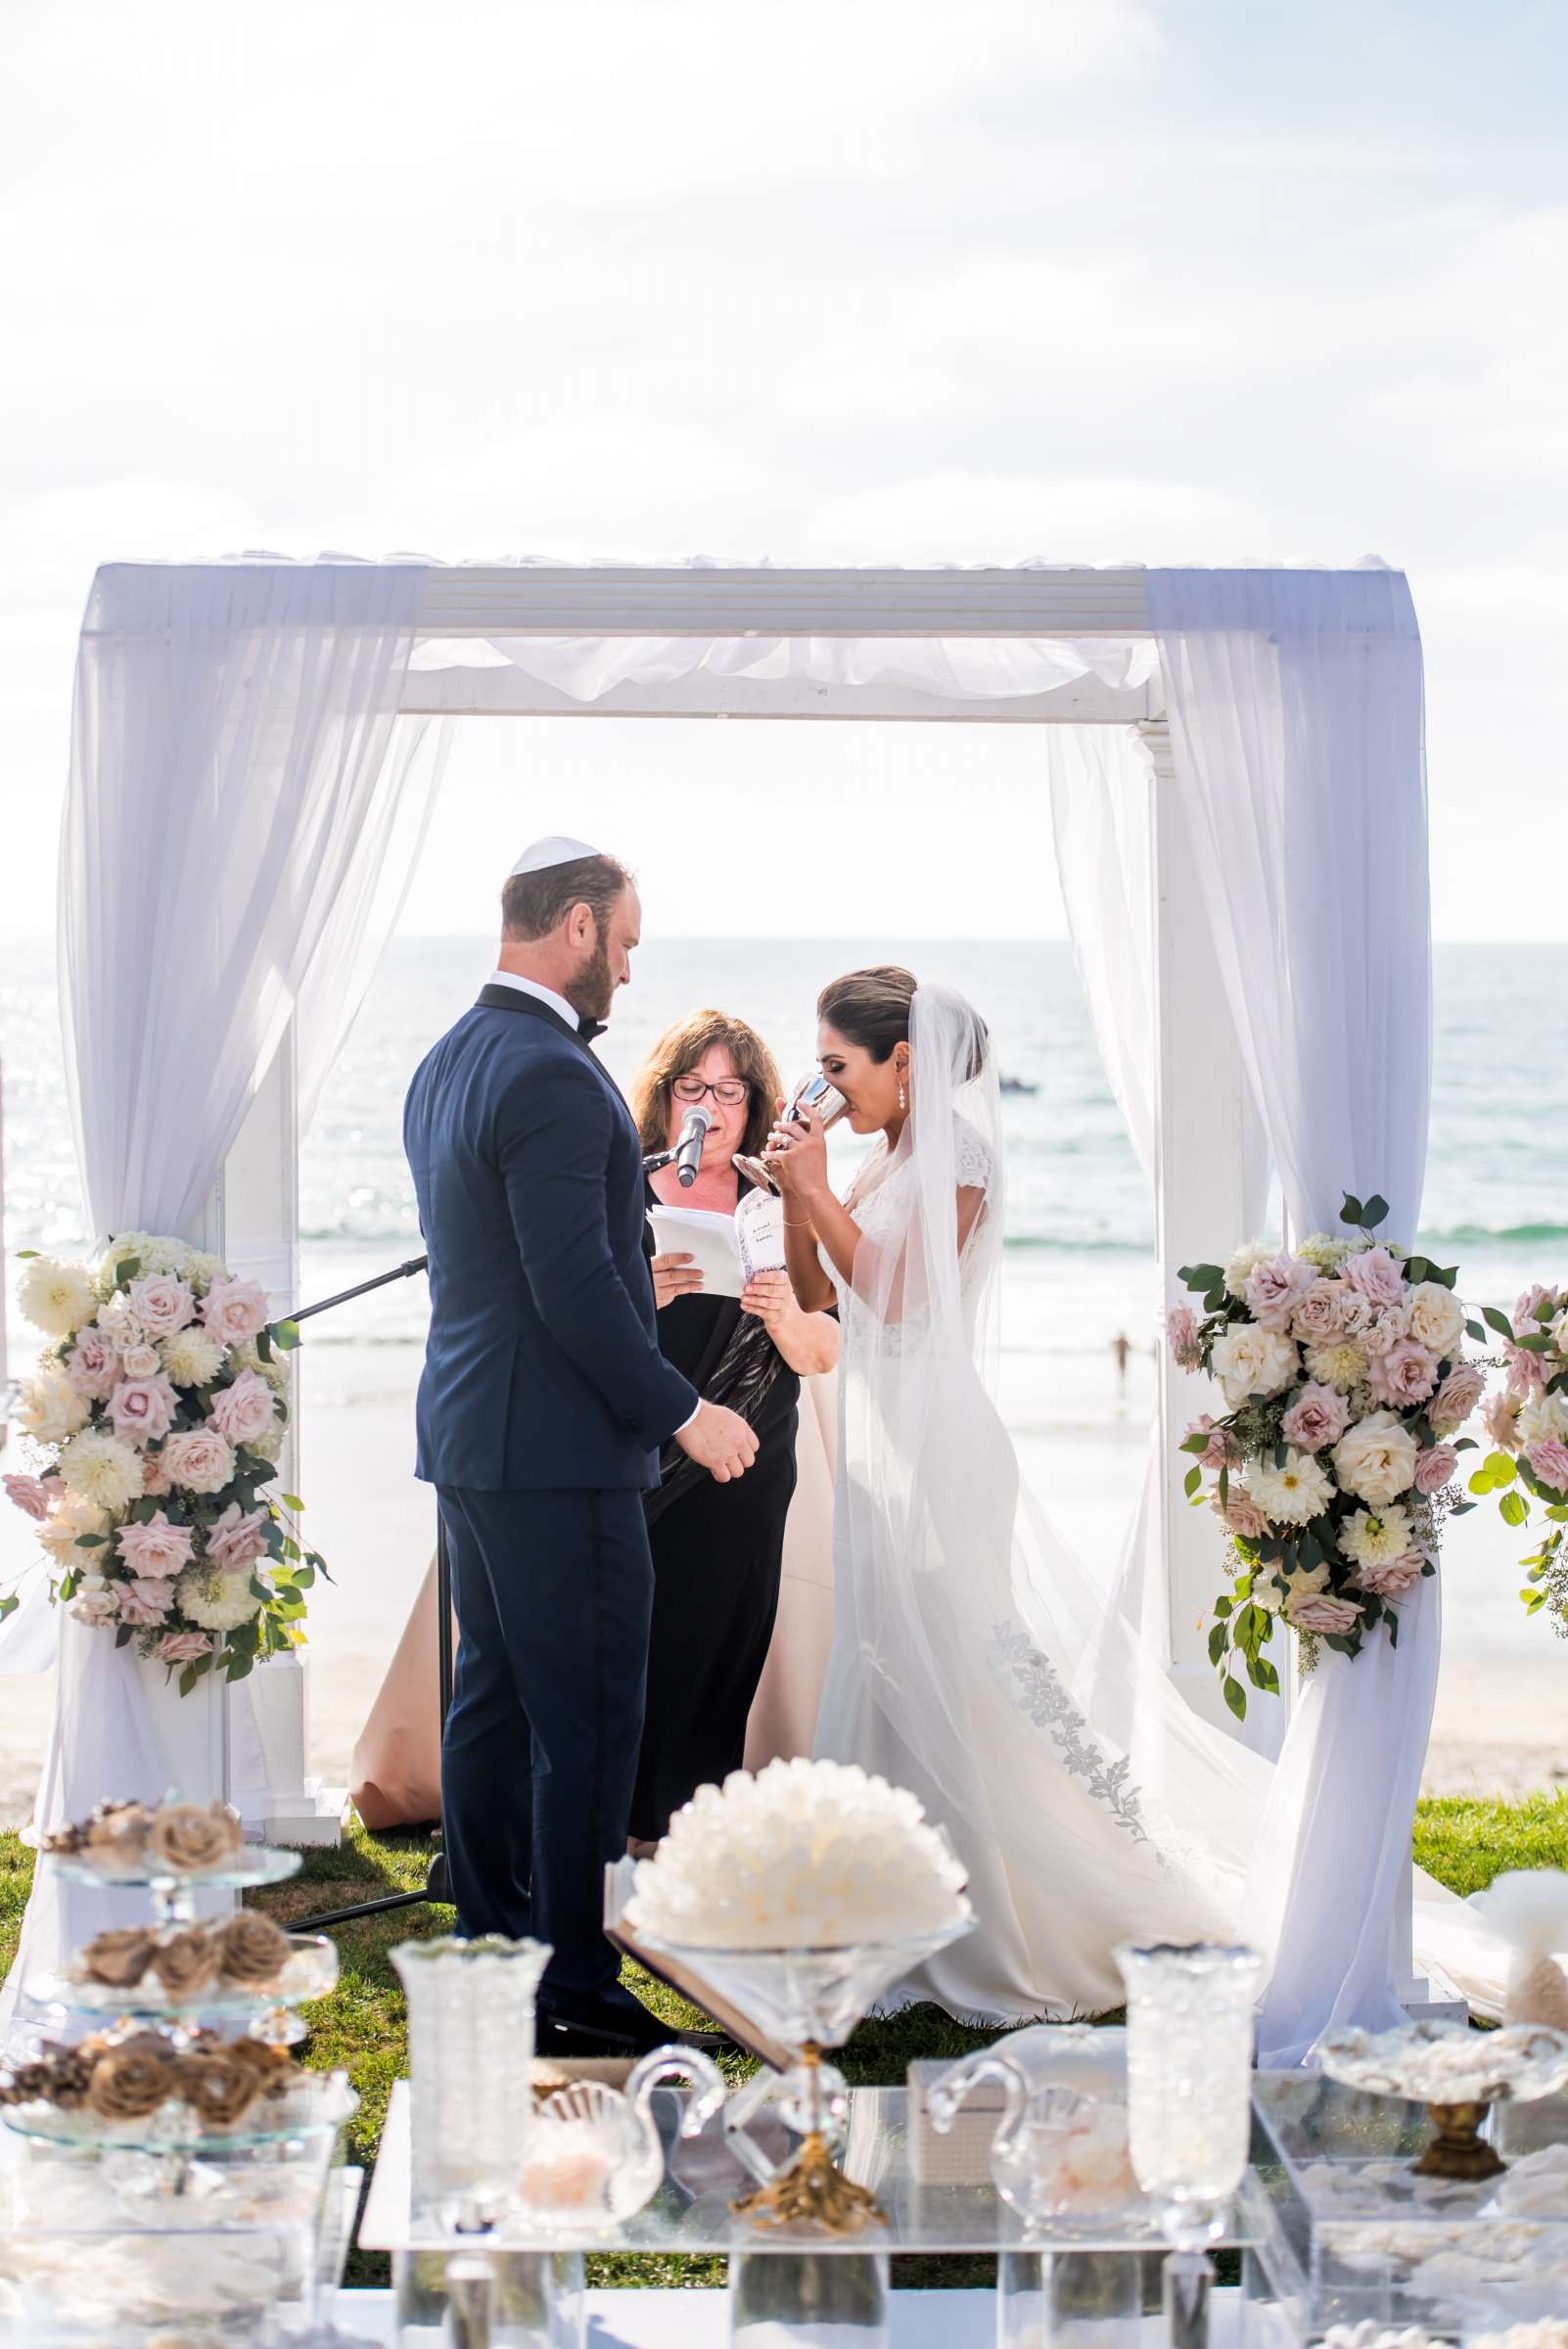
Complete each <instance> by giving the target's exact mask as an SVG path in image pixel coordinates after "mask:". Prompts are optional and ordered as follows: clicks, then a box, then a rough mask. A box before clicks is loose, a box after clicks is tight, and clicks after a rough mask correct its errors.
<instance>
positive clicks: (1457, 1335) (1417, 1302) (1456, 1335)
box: [1405, 1280, 1464, 1361]
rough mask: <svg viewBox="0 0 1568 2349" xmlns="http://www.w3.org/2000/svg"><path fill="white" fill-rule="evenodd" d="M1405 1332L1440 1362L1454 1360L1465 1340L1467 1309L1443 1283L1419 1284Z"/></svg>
mask: <svg viewBox="0 0 1568 2349" xmlns="http://www.w3.org/2000/svg"><path fill="white" fill-rule="evenodd" d="M1405 1331H1406V1335H1407V1337H1411V1338H1413V1339H1414V1340H1415V1342H1416V1344H1417V1346H1425V1347H1426V1348H1427V1349H1428V1350H1429V1352H1431V1353H1433V1354H1435V1355H1436V1356H1437V1357H1438V1358H1439V1359H1440V1360H1445V1361H1446V1360H1452V1359H1453V1356H1454V1355H1456V1354H1457V1353H1458V1351H1459V1347H1460V1345H1461V1344H1462V1342H1463V1339H1464V1308H1463V1306H1462V1305H1461V1304H1460V1303H1459V1300H1458V1299H1457V1297H1455V1296H1454V1294H1453V1290H1452V1289H1446V1288H1445V1287H1444V1286H1443V1283H1442V1282H1441V1281H1440V1280H1420V1281H1417V1282H1416V1284H1415V1286H1414V1288H1413V1289H1412V1290H1411V1291H1410V1294H1409V1297H1408V1299H1407V1303H1406V1308H1405Z"/></svg>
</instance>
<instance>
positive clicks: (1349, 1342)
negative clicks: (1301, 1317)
mask: <svg viewBox="0 0 1568 2349" xmlns="http://www.w3.org/2000/svg"><path fill="white" fill-rule="evenodd" d="M1307 1367H1308V1369H1309V1370H1310V1371H1311V1372H1312V1374H1313V1376H1314V1378H1315V1379H1316V1380H1317V1381H1318V1383H1319V1384H1320V1385H1321V1386H1325V1387H1332V1388H1333V1389H1334V1392H1335V1393H1336V1394H1337V1395H1350V1394H1352V1393H1354V1391H1355V1389H1356V1388H1357V1387H1359V1386H1360V1385H1361V1384H1362V1382H1363V1381H1364V1379H1365V1377H1366V1368H1367V1363H1366V1349H1365V1347H1364V1346H1363V1345H1362V1344H1361V1342H1360V1338H1333V1339H1331V1340H1330V1341H1329V1343H1328V1344H1327V1345H1326V1346H1309V1347H1308V1349H1307Z"/></svg>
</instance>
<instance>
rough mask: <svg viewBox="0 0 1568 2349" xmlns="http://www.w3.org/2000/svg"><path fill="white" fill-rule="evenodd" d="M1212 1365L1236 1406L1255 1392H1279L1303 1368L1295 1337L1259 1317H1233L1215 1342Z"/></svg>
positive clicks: (1233, 1404) (1231, 1403)
mask: <svg viewBox="0 0 1568 2349" xmlns="http://www.w3.org/2000/svg"><path fill="white" fill-rule="evenodd" d="M1209 1362H1210V1366H1211V1368H1212V1369H1213V1371H1214V1375H1215V1377H1216V1378H1217V1379H1218V1380H1219V1381H1220V1384H1221V1387H1222V1390H1223V1393H1224V1399H1225V1401H1226V1403H1228V1404H1229V1405H1230V1406H1231V1408H1232V1410H1234V1409H1235V1408H1236V1407H1237V1406H1238V1405H1241V1404H1243V1403H1245V1402H1246V1401H1247V1399H1248V1397H1249V1396H1252V1395H1277V1394H1278V1393H1279V1391H1280V1389H1281V1388H1282V1387H1288V1386H1289V1385H1290V1383H1291V1380H1292V1379H1293V1378H1294V1377H1295V1376H1296V1374H1297V1372H1298V1371H1299V1369H1300V1368H1301V1356H1300V1355H1299V1353H1298V1352H1297V1350H1296V1341H1295V1339H1294V1338H1287V1337H1286V1335H1285V1333H1284V1331H1283V1330H1278V1329H1264V1328H1261V1327H1260V1326H1259V1324H1258V1323H1257V1322H1256V1321H1232V1322H1231V1324H1230V1326H1229V1328H1228V1329H1227V1330H1225V1331H1224V1332H1223V1333H1222V1335H1221V1336H1220V1337H1218V1338H1216V1340H1215V1342H1214V1350H1213V1352H1212V1353H1211V1355H1210V1357H1209Z"/></svg>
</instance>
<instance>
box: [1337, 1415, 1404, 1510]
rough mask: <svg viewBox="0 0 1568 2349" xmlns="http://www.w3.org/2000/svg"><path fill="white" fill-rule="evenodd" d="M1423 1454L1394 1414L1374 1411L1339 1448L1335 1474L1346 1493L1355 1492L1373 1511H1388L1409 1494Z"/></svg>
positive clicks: (1347, 1435) (1338, 1445) (1345, 1436)
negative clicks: (1401, 1496)
mask: <svg viewBox="0 0 1568 2349" xmlns="http://www.w3.org/2000/svg"><path fill="white" fill-rule="evenodd" d="M1419 1451H1420V1447H1419V1445H1418V1444H1417V1443H1416V1441H1415V1438H1414V1437H1413V1436H1412V1435H1411V1434H1410V1432H1409V1430H1408V1428H1407V1427H1406V1426H1405V1425H1404V1424H1403V1422H1402V1421H1401V1420H1399V1419H1397V1418H1396V1417H1395V1415H1394V1413H1393V1412H1392V1411H1372V1412H1370V1413H1369V1414H1368V1416H1367V1417H1366V1418H1364V1419H1359V1420H1358V1421H1357V1422H1356V1425H1355V1426H1354V1427H1353V1428H1351V1429H1350V1430H1349V1431H1348V1432H1347V1433H1346V1434H1345V1435H1343V1436H1341V1438H1340V1440H1339V1442H1338V1443H1337V1444H1336V1445H1335V1447H1334V1474H1335V1475H1336V1476H1337V1477H1338V1479H1339V1482H1340V1486H1341V1489H1342V1490H1343V1491H1344V1492H1346V1493H1354V1494H1355V1496H1356V1497H1357V1499H1358V1500H1364V1501H1365V1502H1366V1503H1367V1505H1368V1507H1370V1508H1374V1509H1381V1508H1385V1507H1386V1506H1387V1505H1388V1503H1389V1502H1390V1501H1391V1500H1398V1498H1399V1497H1400V1495H1401V1494H1402V1493H1407V1492H1408V1491H1409V1489H1410V1486H1411V1484H1412V1483H1413V1482H1414V1479H1415V1462H1416V1458H1417V1455H1418V1453H1419Z"/></svg>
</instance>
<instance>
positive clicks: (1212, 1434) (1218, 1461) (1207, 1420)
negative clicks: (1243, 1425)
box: [1187, 1411, 1241, 1474]
mask: <svg viewBox="0 0 1568 2349" xmlns="http://www.w3.org/2000/svg"><path fill="white" fill-rule="evenodd" d="M1187 1434H1188V1435H1189V1436H1207V1437H1208V1439H1209V1442H1208V1445H1207V1447H1206V1449H1205V1450H1204V1451H1200V1452H1198V1453H1197V1454H1195V1457H1196V1459H1197V1462H1198V1466H1199V1467H1200V1468H1209V1469H1213V1470H1214V1471H1215V1472H1216V1474H1218V1472H1219V1471H1220V1470H1221V1469H1222V1468H1239V1467H1240V1465H1241V1446H1240V1445H1239V1444H1238V1443H1237V1442H1236V1439H1235V1437H1234V1436H1233V1435H1232V1434H1231V1433H1230V1430H1229V1429H1228V1428H1227V1427H1220V1426H1218V1425H1217V1424H1216V1422H1215V1420H1214V1418H1213V1417H1212V1415H1211V1414H1210V1413H1209V1412H1208V1411H1205V1412H1204V1413H1203V1414H1202V1416H1201V1417H1200V1418H1197V1419H1194V1420H1193V1422H1192V1425H1191V1426H1190V1427H1189V1428H1188V1430H1187Z"/></svg>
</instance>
